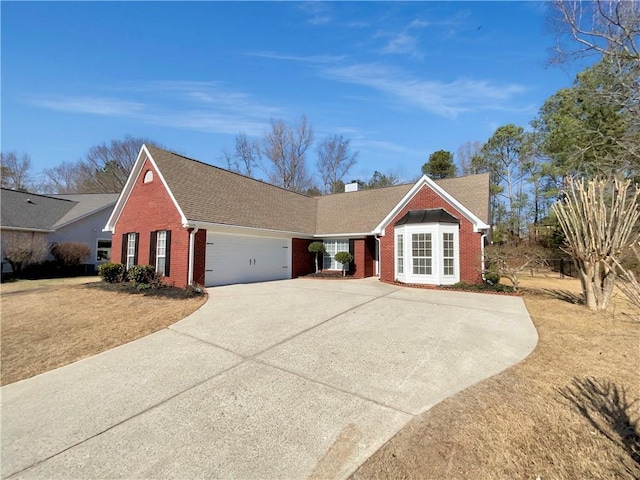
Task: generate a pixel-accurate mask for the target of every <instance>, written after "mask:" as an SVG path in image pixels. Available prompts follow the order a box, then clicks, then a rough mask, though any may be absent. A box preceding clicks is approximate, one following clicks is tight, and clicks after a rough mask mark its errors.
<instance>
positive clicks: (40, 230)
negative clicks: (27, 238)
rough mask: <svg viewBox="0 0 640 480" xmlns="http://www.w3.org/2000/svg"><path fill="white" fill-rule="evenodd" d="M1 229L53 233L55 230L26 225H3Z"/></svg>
mask: <svg viewBox="0 0 640 480" xmlns="http://www.w3.org/2000/svg"><path fill="white" fill-rule="evenodd" d="M0 230H13V231H16V232H34V233H53V232H55V230H45V229H42V228H25V227H10V226H5V225H2V226H0Z"/></svg>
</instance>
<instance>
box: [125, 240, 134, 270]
mask: <svg viewBox="0 0 640 480" xmlns="http://www.w3.org/2000/svg"><path fill="white" fill-rule="evenodd" d="M135 260H136V234H135V233H129V234H127V270H129V269H130V268H131V267H133V266H134V265H135Z"/></svg>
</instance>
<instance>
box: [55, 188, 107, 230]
mask: <svg viewBox="0 0 640 480" xmlns="http://www.w3.org/2000/svg"><path fill="white" fill-rule="evenodd" d="M50 196H51V197H54V198H59V199H62V200H71V201H72V202H77V203H76V205H75V207H73V208H72V209H71V210H70V211H69V212H67V214H66V215H64V216H63V217H62V218H61V219H59V220H58V221H57V222H56V223H55V225H54V226H53V227H54V228H58V227H60V226H62V225H67V224H69V223H72V222H75V221H76V220H79V219H81V218H84V217H86V216H88V215H91V214H92V213H95V212H99V211H101V210H104V209H105V208H108V207H113V206H114V205H115V203H116V201H117V200H118V194H117V193H73V194H65V195H50Z"/></svg>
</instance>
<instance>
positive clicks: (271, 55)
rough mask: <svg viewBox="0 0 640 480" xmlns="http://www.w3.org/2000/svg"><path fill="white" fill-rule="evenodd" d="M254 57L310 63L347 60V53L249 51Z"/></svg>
mask: <svg viewBox="0 0 640 480" xmlns="http://www.w3.org/2000/svg"><path fill="white" fill-rule="evenodd" d="M247 55H250V56H252V57H260V58H268V59H271V60H285V61H291V62H299V63H308V64H327V63H337V62H340V61H342V60H345V59H346V58H347V57H346V55H307V56H304V55H288V54H284V53H277V52H250V53H247Z"/></svg>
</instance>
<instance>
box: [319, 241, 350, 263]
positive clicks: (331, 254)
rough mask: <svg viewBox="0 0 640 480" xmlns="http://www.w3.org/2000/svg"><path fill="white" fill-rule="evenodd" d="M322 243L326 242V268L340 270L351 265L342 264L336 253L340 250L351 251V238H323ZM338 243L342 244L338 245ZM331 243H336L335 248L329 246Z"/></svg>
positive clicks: (323, 257) (323, 261) (324, 260)
mask: <svg viewBox="0 0 640 480" xmlns="http://www.w3.org/2000/svg"><path fill="white" fill-rule="evenodd" d="M322 243H324V246H325V249H326V251H325V252H324V255H323V256H322V265H323V269H324V270H340V271H342V269H348V268H349V265H348V264H346V265H342V264H340V263H339V262H337V261H336V259H335V254H336V253H338V252H348V251H349V239H348V238H329V239H323V240H322ZM338 244H340V245H341V246H340V247H338ZM329 245H335V248H331V247H329ZM327 261H328V262H329V266H328V267H326V266H325V265H326V264H327Z"/></svg>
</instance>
